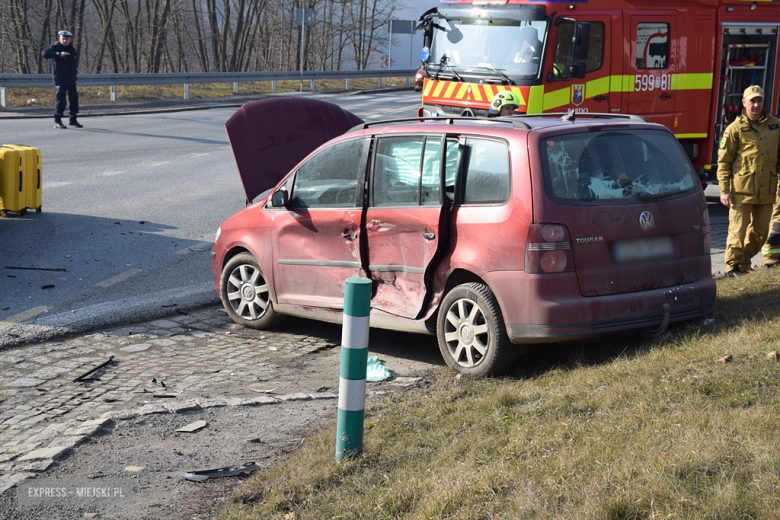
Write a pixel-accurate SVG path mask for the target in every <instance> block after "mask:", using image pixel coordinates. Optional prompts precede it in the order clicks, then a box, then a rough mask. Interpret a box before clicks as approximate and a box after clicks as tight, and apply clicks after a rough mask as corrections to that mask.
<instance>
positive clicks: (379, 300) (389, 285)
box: [366, 135, 458, 318]
mask: <svg viewBox="0 0 780 520" xmlns="http://www.w3.org/2000/svg"><path fill="white" fill-rule="evenodd" d="M445 143H446V146H445ZM457 145H458V143H457V140H452V139H451V140H447V139H446V138H445V136H443V135H427V136H426V135H412V136H382V137H377V138H376V141H375V143H374V152H373V156H372V169H371V183H370V188H369V204H368V208H367V210H366V241H367V257H368V268H369V270H370V275H371V278H372V279H373V280H374V282H375V285H374V290H375V293H374V297H373V299H372V300H371V306H372V308H374V309H378V310H382V311H385V312H387V313H390V314H393V315H397V316H402V317H406V318H416V317H417V316H418V315H419V314H420V312H421V310H422V307H423V304H424V302H425V298H426V295H427V294H428V293H429V292H430V287H428V286H426V276H425V275H426V270H427V269H428V268H429V266H430V264H431V262H432V261H433V260H434V258H435V255H436V253H437V251H438V249H439V246H440V244H444V243H445V242H441V241H442V236H441V233H442V231H443V230H446V229H447V226H446V225H445V224H444V222H445V221H446V220H447V214H446V213H443V211H444V208H445V207H447V208H448V207H449V200H448V199H446V196H445V191H446V188H445V189H442V187H443V186H446V177H448V176H449V177H450V178H452V179H454V171H455V168H456V166H457V149H458V146H457ZM448 156H449V160H448ZM443 163H444V164H445V166H446V167H442V164H443ZM448 172H449V173H448ZM445 199H446V201H447V204H445V203H444V202H445ZM442 219H444V220H442ZM445 240H446V239H445ZM428 284H429V283H428Z"/></svg>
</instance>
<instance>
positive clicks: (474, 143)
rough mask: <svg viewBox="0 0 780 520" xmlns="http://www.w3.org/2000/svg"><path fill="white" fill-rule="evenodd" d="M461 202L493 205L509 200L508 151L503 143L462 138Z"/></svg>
mask: <svg viewBox="0 0 780 520" xmlns="http://www.w3.org/2000/svg"><path fill="white" fill-rule="evenodd" d="M464 155H465V159H464V160H465V161H466V168H465V169H464V170H463V176H464V179H463V203H464V204H494V203H500V202H506V201H507V200H508V199H509V152H508V150H507V147H506V143H504V142H501V141H487V140H484V139H466V146H465V150H464Z"/></svg>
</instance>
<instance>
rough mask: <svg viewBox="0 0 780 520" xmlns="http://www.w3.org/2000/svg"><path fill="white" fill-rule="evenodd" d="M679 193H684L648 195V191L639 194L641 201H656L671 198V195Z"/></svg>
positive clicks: (670, 192)
mask: <svg viewBox="0 0 780 520" xmlns="http://www.w3.org/2000/svg"><path fill="white" fill-rule="evenodd" d="M678 193H682V192H681V191H664V192H661V193H648V192H646V191H643V192H642V193H640V194H639V200H654V199H663V198H664V197H669V196H671V195H677V194H678Z"/></svg>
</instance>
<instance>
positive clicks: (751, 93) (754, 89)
mask: <svg viewBox="0 0 780 520" xmlns="http://www.w3.org/2000/svg"><path fill="white" fill-rule="evenodd" d="M757 96H761V97H764V89H762V88H761V87H759V86H758V85H751V86H749V87H748V88H746V89H745V93H744V94H742V97H743V98H744V99H753V98H754V97H757Z"/></svg>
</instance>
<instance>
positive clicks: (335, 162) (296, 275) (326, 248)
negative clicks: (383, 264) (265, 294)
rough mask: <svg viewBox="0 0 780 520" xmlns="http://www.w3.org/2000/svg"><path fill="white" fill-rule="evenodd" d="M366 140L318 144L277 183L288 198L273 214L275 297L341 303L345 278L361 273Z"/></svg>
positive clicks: (292, 301) (297, 301)
mask: <svg viewBox="0 0 780 520" xmlns="http://www.w3.org/2000/svg"><path fill="white" fill-rule="evenodd" d="M366 143H367V140H366V139H365V138H358V139H350V140H343V141H338V142H336V143H333V144H331V145H329V146H327V147H325V148H323V149H322V150H320V151H319V152H317V153H316V154H315V155H313V156H312V157H310V158H309V159H308V160H307V161H306V162H304V163H303V164H301V165H300V167H299V168H298V169H297V170H296V171H295V173H294V174H293V175H291V176H290V177H289V178H288V180H287V181H286V182H285V183H284V186H283V187H282V188H280V189H281V190H286V191H287V192H288V193H289V200H288V201H287V204H286V205H285V206H284V207H281V208H280V209H278V210H276V215H275V216H274V221H275V224H274V227H273V229H274V246H273V247H274V251H275V254H274V257H275V261H274V277H273V281H274V288H275V290H276V294H277V298H278V301H279V303H290V304H297V305H309V306H314V307H327V308H332V309H341V308H342V307H343V302H344V281H345V280H346V279H347V278H349V277H350V276H360V277H366V273H365V271H364V270H363V269H362V261H361V257H360V238H361V237H360V221H361V214H362V211H363V189H362V186H363V182H364V178H365V174H364V172H365V171H366V159H367V155H368V153H367V150H368V147H367V146H366ZM358 186H360V187H361V189H360V190H358Z"/></svg>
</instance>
